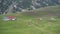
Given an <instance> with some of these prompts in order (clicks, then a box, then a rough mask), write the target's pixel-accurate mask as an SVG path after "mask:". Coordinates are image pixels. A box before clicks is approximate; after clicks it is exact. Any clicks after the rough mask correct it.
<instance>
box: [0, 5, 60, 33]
mask: <svg viewBox="0 0 60 34" xmlns="http://www.w3.org/2000/svg"><path fill="white" fill-rule="evenodd" d="M11 15H12V16H15V17H16V20H15V21H3V20H2V17H3V16H11ZM0 34H60V7H59V6H58V7H57V6H56V7H55V6H52V7H45V8H40V9H36V10H31V11H26V12H21V13H19V14H7V15H0Z"/></svg>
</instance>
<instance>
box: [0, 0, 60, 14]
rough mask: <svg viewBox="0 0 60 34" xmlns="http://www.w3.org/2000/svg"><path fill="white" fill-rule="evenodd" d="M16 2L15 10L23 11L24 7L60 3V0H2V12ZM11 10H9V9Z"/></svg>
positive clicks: (0, 2)
mask: <svg viewBox="0 0 60 34" xmlns="http://www.w3.org/2000/svg"><path fill="white" fill-rule="evenodd" d="M14 2H16V4H14V5H13V6H12V7H13V11H12V12H14V13H15V12H16V11H22V10H23V9H27V10H33V9H37V8H40V7H46V6H55V5H60V0H0V14H4V13H7V11H6V10H7V9H9V6H10V5H12V4H13V3H14ZM8 12H9V11H8Z"/></svg>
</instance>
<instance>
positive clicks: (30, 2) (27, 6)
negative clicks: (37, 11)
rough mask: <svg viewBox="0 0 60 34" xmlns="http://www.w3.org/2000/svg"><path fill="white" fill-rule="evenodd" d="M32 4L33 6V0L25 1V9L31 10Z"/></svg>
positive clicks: (23, 4) (23, 3)
mask: <svg viewBox="0 0 60 34" xmlns="http://www.w3.org/2000/svg"><path fill="white" fill-rule="evenodd" d="M31 4H32V0H23V2H22V6H23V7H24V8H29V7H30V5H31Z"/></svg>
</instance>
